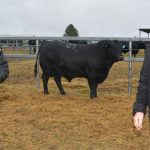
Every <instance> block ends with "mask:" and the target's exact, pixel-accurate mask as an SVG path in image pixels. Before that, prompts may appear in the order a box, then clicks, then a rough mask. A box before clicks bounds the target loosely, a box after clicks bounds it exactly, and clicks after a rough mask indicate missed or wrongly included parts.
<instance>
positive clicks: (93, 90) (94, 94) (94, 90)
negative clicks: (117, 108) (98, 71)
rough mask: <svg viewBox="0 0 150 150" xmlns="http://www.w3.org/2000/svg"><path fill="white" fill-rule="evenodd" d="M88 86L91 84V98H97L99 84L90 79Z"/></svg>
mask: <svg viewBox="0 0 150 150" xmlns="http://www.w3.org/2000/svg"><path fill="white" fill-rule="evenodd" d="M88 84H89V88H90V98H91V99H93V98H95V97H97V86H98V83H97V82H95V81H93V80H90V79H88Z"/></svg>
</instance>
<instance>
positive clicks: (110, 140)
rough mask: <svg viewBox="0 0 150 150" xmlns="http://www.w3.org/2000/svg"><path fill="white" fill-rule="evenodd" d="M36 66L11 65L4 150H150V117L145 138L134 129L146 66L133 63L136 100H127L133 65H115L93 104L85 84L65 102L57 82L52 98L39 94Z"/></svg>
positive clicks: (0, 129)
mask: <svg viewBox="0 0 150 150" xmlns="http://www.w3.org/2000/svg"><path fill="white" fill-rule="evenodd" d="M34 63H35V60H24V61H10V62H9V67H10V76H9V78H8V80H7V81H6V82H5V83H3V84H0V150H149V149H150V126H149V121H148V119H147V117H145V120H144V129H143V131H142V132H138V131H136V130H135V128H134V127H133V124H132V117H131V112H132V105H133V102H134V100H135V95H136V89H137V85H138V80H139V71H140V68H141V65H142V63H133V68H134V69H133V78H132V86H133V88H132V95H131V96H128V90H127V86H128V63H126V62H119V63H116V64H115V65H114V66H113V68H112V69H111V71H110V74H109V77H108V78H107V80H106V81H105V82H104V83H103V84H101V85H99V87H98V98H96V99H95V100H91V99H90V98H89V88H88V84H87V82H86V80H85V79H74V80H73V81H72V82H71V83H68V82H67V81H66V80H65V79H63V85H64V88H65V90H66V92H67V95H66V96H61V95H60V94H59V92H58V89H57V87H56V85H55V83H54V81H53V79H50V81H49V91H50V94H49V95H44V94H43V87H42V82H41V81H40V89H39V90H37V88H36V81H35V79H34V77H33V70H34Z"/></svg>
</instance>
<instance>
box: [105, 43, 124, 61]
mask: <svg viewBox="0 0 150 150" xmlns="http://www.w3.org/2000/svg"><path fill="white" fill-rule="evenodd" d="M121 46H122V45H121V42H119V41H117V40H114V41H108V42H107V43H106V44H105V45H104V47H105V48H106V49H108V53H109V55H110V56H111V58H112V59H113V61H115V62H117V61H122V60H123V55H122V53H121Z"/></svg>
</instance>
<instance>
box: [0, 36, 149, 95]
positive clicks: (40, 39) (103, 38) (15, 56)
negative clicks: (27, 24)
mask: <svg viewBox="0 0 150 150" xmlns="http://www.w3.org/2000/svg"><path fill="white" fill-rule="evenodd" d="M0 40H15V41H16V42H15V44H14V45H13V47H16V48H19V47H28V46H29V45H21V46H20V45H19V46H18V42H17V41H19V40H35V41H36V45H35V47H36V54H34V55H33V54H6V57H7V58H12V59H16V58H17V59H23V58H27V59H31V58H36V55H37V53H38V50H39V41H43V40H46V41H52V40H57V41H68V40H84V41H88V43H91V42H92V41H100V40H118V41H126V42H129V55H128V57H125V58H124V61H125V62H127V63H128V94H129V95H131V89H132V62H143V60H144V58H133V57H132V42H133V41H147V42H150V38H131V37H35V36H34V37H26V36H24V37H23V36H10V37H4V36H3V37H0ZM7 46H8V47H10V46H9V45H7ZM5 47H6V46H5ZM38 70H39V65H38ZM37 77H38V76H37ZM37 87H39V79H38V78H37Z"/></svg>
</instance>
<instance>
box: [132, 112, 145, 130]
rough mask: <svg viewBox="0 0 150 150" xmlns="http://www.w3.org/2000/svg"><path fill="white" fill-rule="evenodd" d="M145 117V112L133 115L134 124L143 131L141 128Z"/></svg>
mask: <svg viewBox="0 0 150 150" xmlns="http://www.w3.org/2000/svg"><path fill="white" fill-rule="evenodd" d="M143 118H144V113H143V112H137V113H136V114H135V115H134V116H133V122H134V126H135V127H136V129H137V130H138V131H141V129H142V124H143Z"/></svg>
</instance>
